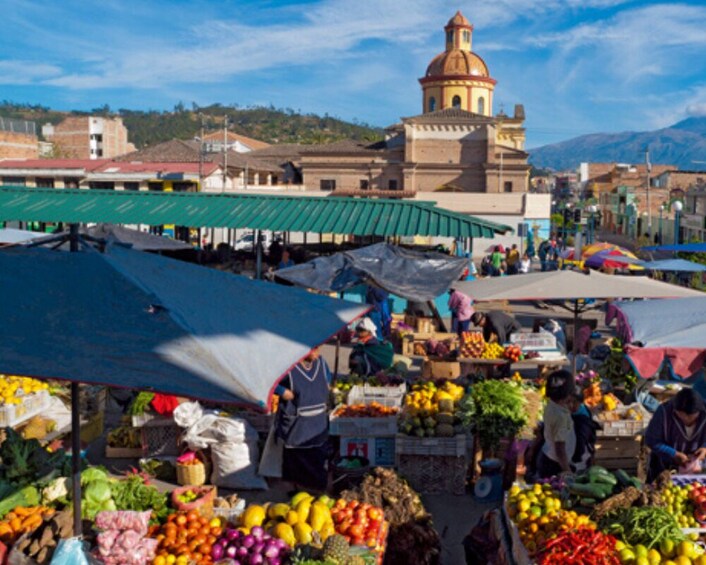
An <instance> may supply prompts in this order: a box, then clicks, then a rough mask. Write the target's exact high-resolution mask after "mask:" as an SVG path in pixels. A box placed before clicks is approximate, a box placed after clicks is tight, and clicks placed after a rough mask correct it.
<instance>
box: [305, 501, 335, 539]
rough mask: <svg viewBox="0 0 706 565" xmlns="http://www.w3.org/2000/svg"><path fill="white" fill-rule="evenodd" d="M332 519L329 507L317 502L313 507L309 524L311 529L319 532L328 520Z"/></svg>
mask: <svg viewBox="0 0 706 565" xmlns="http://www.w3.org/2000/svg"><path fill="white" fill-rule="evenodd" d="M330 519H331V511H330V510H329V509H328V506H326V505H325V504H322V503H321V502H315V503H314V504H312V505H311V510H310V511H309V524H310V525H311V527H312V528H313V529H314V530H315V531H317V532H319V531H321V528H323V527H324V524H325V523H326V522H327V520H330Z"/></svg>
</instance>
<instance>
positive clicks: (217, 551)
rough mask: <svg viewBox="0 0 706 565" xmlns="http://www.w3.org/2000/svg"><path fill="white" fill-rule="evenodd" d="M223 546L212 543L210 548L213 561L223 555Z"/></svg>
mask: <svg viewBox="0 0 706 565" xmlns="http://www.w3.org/2000/svg"><path fill="white" fill-rule="evenodd" d="M223 553H224V551H223V546H222V545H218V544H216V545H214V546H213V547H212V548H211V557H212V558H213V560H214V561H218V560H219V559H220V558H221V557H223Z"/></svg>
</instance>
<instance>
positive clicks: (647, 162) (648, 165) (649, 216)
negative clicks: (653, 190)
mask: <svg viewBox="0 0 706 565" xmlns="http://www.w3.org/2000/svg"><path fill="white" fill-rule="evenodd" d="M645 168H646V170H647V235H648V236H649V237H650V238H651V237H652V208H650V173H651V172H652V164H651V163H650V149H649V147H646V148H645ZM638 236H639V234H638Z"/></svg>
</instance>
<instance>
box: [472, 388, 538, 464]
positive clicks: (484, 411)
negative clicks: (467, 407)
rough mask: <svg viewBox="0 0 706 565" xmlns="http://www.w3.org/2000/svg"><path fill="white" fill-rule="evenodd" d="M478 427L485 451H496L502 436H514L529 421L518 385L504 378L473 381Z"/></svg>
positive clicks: (475, 417) (476, 425) (473, 396)
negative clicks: (500, 379) (502, 379)
mask: <svg viewBox="0 0 706 565" xmlns="http://www.w3.org/2000/svg"><path fill="white" fill-rule="evenodd" d="M471 398H472V400H473V404H474V405H475V415H474V423H475V431H476V435H477V436H478V437H479V439H480V442H481V447H482V448H483V451H484V452H486V453H494V452H495V451H497V449H498V447H499V446H500V440H502V439H504V438H510V439H512V438H514V437H515V436H516V435H517V434H518V433H519V431H520V430H521V429H522V428H523V427H524V426H525V424H526V423H527V413H526V412H525V398H524V396H523V394H522V389H521V387H520V386H519V385H517V384H515V383H512V382H505V381H497V380H490V381H483V382H480V383H477V384H475V385H473V387H472V388H471Z"/></svg>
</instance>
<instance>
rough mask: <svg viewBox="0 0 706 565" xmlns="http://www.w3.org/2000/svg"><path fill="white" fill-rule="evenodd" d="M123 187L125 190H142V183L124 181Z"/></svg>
mask: <svg viewBox="0 0 706 565" xmlns="http://www.w3.org/2000/svg"><path fill="white" fill-rule="evenodd" d="M123 188H124V189H125V190H140V183H139V182H124V183H123Z"/></svg>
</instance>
